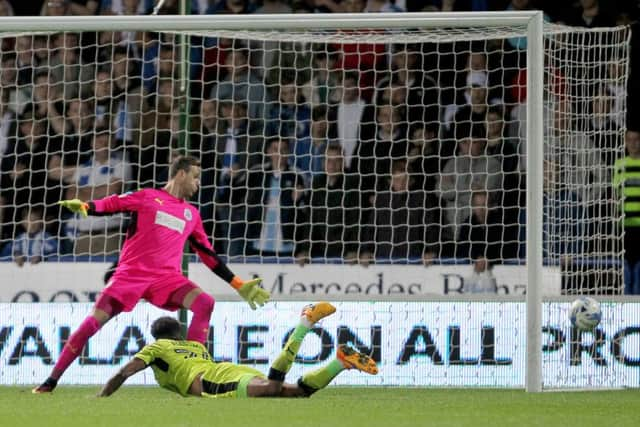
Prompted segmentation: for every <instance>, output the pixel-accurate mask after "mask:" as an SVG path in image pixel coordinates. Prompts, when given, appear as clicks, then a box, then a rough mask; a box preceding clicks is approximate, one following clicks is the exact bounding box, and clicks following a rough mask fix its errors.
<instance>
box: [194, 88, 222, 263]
mask: <svg viewBox="0 0 640 427" xmlns="http://www.w3.org/2000/svg"><path fill="white" fill-rule="evenodd" d="M199 119H200V120H199V126H195V127H194V128H193V129H192V132H191V136H190V150H191V151H192V153H191V155H193V156H196V157H198V158H199V159H200V164H201V165H204V167H203V168H202V171H201V173H200V189H199V192H198V201H199V204H200V216H201V218H202V224H203V226H204V229H205V231H206V233H207V235H208V236H210V237H213V243H214V245H217V247H215V249H216V251H217V252H220V253H223V252H224V248H223V247H222V246H221V245H220V239H221V238H222V235H221V233H220V227H219V226H216V225H217V224H216V223H215V221H214V220H215V205H216V202H217V201H216V198H215V197H216V189H217V188H218V180H219V171H221V170H222V169H223V167H222V159H223V155H224V148H225V147H224V145H223V143H224V138H221V135H223V134H224V129H223V125H224V121H223V120H221V119H220V118H219V107H218V103H217V102H216V101H214V100H212V99H204V100H202V102H201V103H200V115H199ZM214 227H215V230H214ZM214 232H216V234H215V235H214Z"/></svg>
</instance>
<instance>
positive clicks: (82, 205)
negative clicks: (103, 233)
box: [58, 190, 146, 216]
mask: <svg viewBox="0 0 640 427" xmlns="http://www.w3.org/2000/svg"><path fill="white" fill-rule="evenodd" d="M145 194H146V192H145V190H140V191H136V192H133V193H124V194H113V195H110V196H107V197H104V198H102V199H96V200H91V201H89V202H84V201H82V200H80V199H71V200H61V201H59V202H58V204H59V205H61V206H64V207H65V208H67V209H69V210H70V211H71V212H73V213H79V214H80V215H82V216H87V215H105V214H112V213H118V212H131V211H137V210H139V209H140V208H141V207H142V206H144V204H145V203H146V197H145Z"/></svg>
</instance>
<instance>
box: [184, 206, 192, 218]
mask: <svg viewBox="0 0 640 427" xmlns="http://www.w3.org/2000/svg"><path fill="white" fill-rule="evenodd" d="M184 218H185V219H186V220H187V221H191V219H192V218H193V217H192V216H191V209H189V208H184Z"/></svg>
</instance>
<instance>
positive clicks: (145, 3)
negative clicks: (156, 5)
mask: <svg viewBox="0 0 640 427" xmlns="http://www.w3.org/2000/svg"><path fill="white" fill-rule="evenodd" d="M152 8H153V1H152V0H100V13H102V14H103V15H146V14H147V13H148V12H149V11H150V10H151V9H152Z"/></svg>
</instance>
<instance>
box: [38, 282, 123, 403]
mask: <svg viewBox="0 0 640 427" xmlns="http://www.w3.org/2000/svg"><path fill="white" fill-rule="evenodd" d="M121 311H122V304H120V302H119V301H117V300H115V299H114V298H111V297H110V296H108V295H105V294H102V295H101V296H100V298H99V299H98V301H97V302H96V305H95V307H94V309H93V312H92V313H91V315H89V316H87V317H86V318H85V319H84V321H83V322H82V323H81V324H80V326H79V327H78V329H76V330H75V332H74V333H73V334H71V336H70V337H69V339H68V340H67V342H66V344H65V345H64V348H63V349H62V353H60V357H59V358H58V361H57V362H56V364H55V366H54V367H53V370H52V371H51V374H50V375H49V377H48V378H47V379H46V380H45V382H43V383H42V384H40V385H39V386H38V387H36V388H34V389H33V390H32V392H33V393H35V394H39V393H51V392H52V391H53V389H55V388H56V386H57V385H58V380H59V379H60V377H61V376H62V374H64V372H65V371H66V370H67V368H68V367H69V365H71V364H72V363H73V361H74V360H76V358H77V357H78V356H79V355H80V354H82V349H84V346H85V345H86V344H87V341H89V338H91V337H92V336H94V335H95V334H96V332H98V331H99V330H100V328H102V327H103V326H104V325H105V323H107V322H108V321H109V320H110V319H111V318H112V317H114V316H116V315H117V314H118V313H120V312H121Z"/></svg>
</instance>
